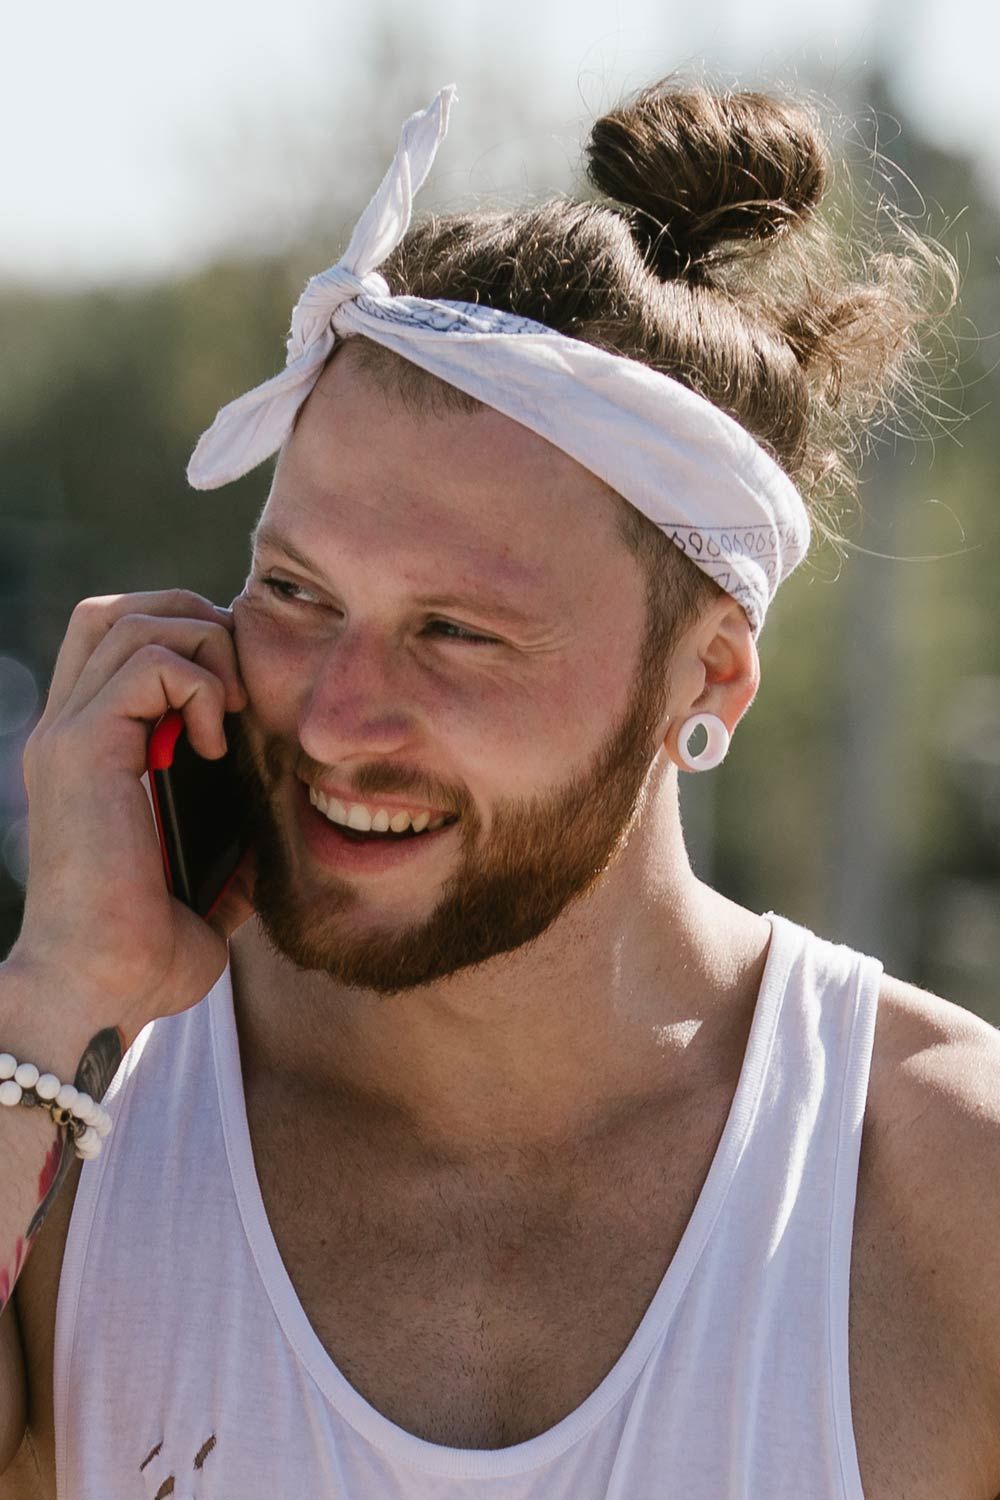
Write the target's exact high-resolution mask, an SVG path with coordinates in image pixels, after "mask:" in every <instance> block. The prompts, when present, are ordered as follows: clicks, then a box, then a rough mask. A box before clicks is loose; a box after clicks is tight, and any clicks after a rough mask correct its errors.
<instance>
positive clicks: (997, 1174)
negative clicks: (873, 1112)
mask: <svg viewBox="0 0 1000 1500" xmlns="http://www.w3.org/2000/svg"><path fill="white" fill-rule="evenodd" d="M878 1030H879V1033H881V1035H882V1037H883V1047H882V1056H881V1060H880V1063H879V1067H880V1072H881V1075H882V1082H881V1084H880V1085H879V1090H880V1094H881V1097H882V1099H883V1100H884V1107H883V1108H882V1110H881V1118H880V1125H879V1129H878V1132H877V1147H876V1151H877V1156H878V1159H879V1167H878V1178H879V1185H880V1193H881V1195H882V1196H883V1199H884V1202H885V1205H886V1210H887V1212H886V1216H885V1222H886V1223H887V1224H888V1225H889V1226H891V1229H890V1234H891V1238H892V1240H893V1242H894V1249H893V1252H892V1253H893V1255H894V1256H896V1257H897V1261H896V1264H897V1265H898V1267H899V1269H900V1270H901V1272H902V1275H901V1277H900V1280H899V1282H898V1283H897V1284H898V1285H899V1286H900V1288H903V1287H905V1288H907V1289H909V1288H913V1289H918V1295H917V1296H916V1298H915V1299H913V1300H910V1301H909V1302H908V1303H907V1309H906V1317H907V1320H908V1321H909V1323H910V1325H911V1327H914V1328H915V1329H916V1330H917V1332H918V1334H919V1335H920V1336H921V1343H922V1346H923V1350H924V1355H923V1358H922V1360H921V1367H920V1373H921V1376H922V1378H923V1379H925V1380H926V1383H927V1384H926V1390H927V1392H928V1393H930V1392H933V1393H934V1412H935V1415H936V1421H935V1422H932V1420H931V1417H932V1414H931V1411H930V1410H928V1411H927V1413H926V1419H927V1423H928V1426H933V1425H939V1433H940V1435H939V1441H941V1442H943V1443H946V1444H947V1445H948V1446H949V1447H950V1448H952V1449H953V1456H954V1457H955V1461H956V1466H957V1467H959V1468H960V1469H961V1471H962V1472H963V1474H964V1476H965V1477H966V1480H967V1483H968V1490H967V1493H968V1494H970V1495H979V1496H982V1497H983V1500H993V1497H994V1496H997V1495H998V1492H1000V1233H998V1229H1000V1032H998V1031H997V1030H996V1029H995V1028H994V1027H992V1026H990V1025H988V1024H987V1023H986V1022H984V1021H982V1020H980V1019H979V1018H978V1017H977V1016H975V1015H973V1014H972V1013H971V1012H969V1011H967V1010H964V1009H962V1008H961V1007H960V1006H956V1005H952V1004H950V1003H949V1002H948V1001H946V1000H942V999H940V998H938V997H937V996H935V995H930V994H928V993H926V992H924V991H922V990H919V989H917V988H915V987H914V986H913V985H908V984H904V983H902V982H901V981H899V980H895V979H889V978H886V981H885V985H884V988H883V992H882V996H881V999H880V1011H879V1027H878ZM911 1394H912V1397H913V1399H917V1393H916V1390H915V1389H914V1390H912V1392H911ZM959 1453H960V1455H961V1458H960V1460H959V1457H958V1455H959ZM963 1493H966V1491H964V1490H963Z"/></svg>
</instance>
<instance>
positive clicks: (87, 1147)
mask: <svg viewBox="0 0 1000 1500" xmlns="http://www.w3.org/2000/svg"><path fill="white" fill-rule="evenodd" d="M0 1104H10V1105H15V1104H25V1105H28V1106H29V1107H30V1106H31V1105H33V1104H41V1105H43V1106H44V1107H45V1108H46V1109H47V1110H48V1112H49V1114H50V1115H51V1117H52V1121H53V1123H54V1124H55V1125H58V1126H59V1127H60V1128H62V1127H63V1126H65V1127H66V1130H67V1132H68V1134H69V1136H70V1138H71V1139H72V1140H73V1142H74V1144H75V1146H76V1154H77V1156H82V1157H84V1158H86V1159H91V1160H92V1159H93V1158H94V1157H95V1156H100V1154H101V1151H102V1149H103V1146H104V1137H105V1136H106V1135H107V1134H108V1132H109V1130H110V1129H111V1116H110V1115H109V1114H108V1112H107V1110H106V1109H105V1108H104V1106H103V1105H102V1104H99V1103H98V1102H97V1100H96V1099H92V1098H91V1097H90V1095H89V1094H84V1093H82V1092H81V1091H80V1090H79V1089H75V1088H74V1087H73V1085H72V1084H71V1083H60V1082H59V1080H58V1078H57V1077H56V1075H55V1074H54V1073H39V1071H38V1069H37V1068H36V1067H35V1064H34V1063H19V1062H18V1060H17V1058H16V1057H12V1056H11V1054H10V1053H9V1052H0Z"/></svg>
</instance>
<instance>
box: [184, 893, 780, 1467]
mask: <svg viewBox="0 0 1000 1500" xmlns="http://www.w3.org/2000/svg"><path fill="white" fill-rule="evenodd" d="M762 915H763V916H764V917H765V918H766V919H767V920H769V921H770V923H771V940H770V943H769V946H768V951H767V957H766V959H765V965H764V972H763V975H762V978H761V983H760V989H759V991H758V995H757V1001H756V1004H755V1007H754V1014H753V1019H752V1021H751V1025H750V1033H749V1036H748V1038H747V1044H746V1049H745V1052H744V1056H743V1063H742V1066H741V1069H740V1074H739V1078H738V1080H737V1084H736V1089H735V1092H734V1094H733V1099H732V1103H731V1105H730V1108H729V1113H728V1115H727V1117H726V1123H725V1125H724V1127H723V1130H722V1134H721V1136H720V1138H719V1142H718V1145H717V1147H716V1150H715V1154H714V1156H713V1158H712V1162H711V1165H710V1167H709V1169H708V1173H707V1175H706V1177H705V1181H704V1183H703V1185H702V1189H701V1192H700V1193H699V1195H698V1198H697V1201H696V1203H695V1206H694V1209H693V1210H692V1213H691V1216H690V1218H689V1219H688V1222H687V1225H686V1226H685V1229H684V1233H683V1235H682V1236H681V1240H680V1243H679V1245H678V1247H677V1250H676V1253H675V1254H674V1256H673V1259H672V1260H671V1262H670V1264H669V1265H668V1266H667V1269H666V1271H665V1272H664V1275H663V1277H662V1279H661V1281H660V1284H659V1286H658V1287H657V1290H656V1292H655V1293H654V1294H653V1297H652V1300H651V1301H650V1303H649V1306H648V1307H647V1309H646V1311H645V1313H644V1314H643V1316H642V1318H641V1320H640V1322H639V1324H638V1326H637V1328H636V1329H635V1332H634V1333H633V1335H632V1338H631V1339H630V1340H629V1343H628V1345H627V1346H626V1348H625V1349H624V1350H623V1352H622V1354H621V1355H620V1357H619V1358H618V1360H617V1361H616V1363H615V1364H614V1365H613V1366H612V1368H611V1369H610V1370H609V1371H608V1373H607V1375H606V1376H605V1377H604V1379H603V1380H602V1381H601V1382H600V1383H599V1385H598V1386H597V1387H596V1388H595V1389H594V1390H593V1391H592V1392H591V1393H590V1395H589V1396H587V1397H586V1398H585V1399H584V1400H583V1401H582V1402H581V1403H580V1405H579V1406H577V1407H576V1408H575V1409H574V1410H573V1411H572V1412H570V1413H568V1415H567V1416H565V1417H563V1418H562V1419H561V1420H560V1421H558V1422H557V1423H556V1424H555V1425H554V1426H553V1427H550V1428H548V1429H547V1430H546V1431H545V1432H542V1433H539V1434H538V1435H537V1436H535V1437H533V1438H529V1439H527V1440H526V1441H524V1442H520V1443H515V1444H512V1445H511V1446H508V1447H504V1448H451V1447H447V1446H444V1445H441V1444H438V1443H433V1442H430V1441H428V1440H427V1439H425V1438H420V1437H417V1436H416V1435H415V1434H413V1433H410V1432H407V1431H406V1429H405V1428H402V1427H399V1426H397V1424H396V1423H394V1422H392V1421H391V1420H390V1419H389V1418H388V1417H385V1416H383V1415H382V1413H381V1412H379V1411H378V1410H377V1409H376V1408H375V1407H374V1406H372V1405H371V1404H370V1403H369V1402H368V1401H367V1400H365V1398H364V1397H363V1396H362V1395H361V1394H360V1392H358V1391H357V1390H356V1389H355V1388H354V1386H352V1385H351V1384H350V1382H349V1381H348V1380H347V1378H346V1377H345V1376H344V1375H343V1374H341V1372H340V1370H339V1369H338V1367H337V1365H336V1364H335V1363H334V1361H333V1360H332V1359H331V1357H330V1355H329V1354H328V1353H327V1351H326V1349H325V1348H324V1347H323V1344H322V1343H321V1341H320V1339H319V1336H318V1335H317V1334H316V1332H315V1331H314V1329H313V1327H312V1324H311V1323H310V1322H309V1319H308V1317H307V1316H306V1312H305V1309H304V1308H303V1306H302V1304H301V1302H300V1301H299V1298H298V1294H297V1293H296V1291H295V1287H294V1285H293V1283H292V1280H291V1277H290V1276H289V1274H288V1272H287V1270H286V1269H285V1265H284V1262H283V1261H282V1259H281V1255H280V1253H279V1251H278V1246H277V1243H276V1241H275V1238H274V1235H273V1234H272V1232H271V1226H270V1223H269V1222H268V1218H267V1214H266V1211H265V1208H264V1200H263V1197H262V1195H261V1191H260V1184H259V1182H258V1179H257V1171H256V1166H255V1163H254V1159H253V1149H252V1145H251V1141H250V1129H249V1125H248V1122H247V1114H246V1101H245V1097H244V1091H243V1075H242V1071H241V1066H240V1055H239V1038H238V1034H237V1031H236V1021H235V1015H234V1009H233V992H232V975H231V970H230V968H229V967H228V966H227V968H226V970H225V972H224V973H223V975H222V976H221V978H220V980H219V982H218V985H217V987H216V991H215V993H214V994H213V996H212V1000H211V1002H210V1003H209V1006H208V1007H207V1009H208V1010H209V1015H210V1018H211V1032H212V1050H213V1062H214V1069H215V1077H216V1082H217V1085H218V1090H219V1106H220V1112H221V1116H222V1127H223V1135H224V1139H225V1146H226V1156H227V1159H228V1163H229V1171H230V1176H231V1179H232V1184H233V1191H234V1193H235V1196H236V1201H237V1204H238V1208H239V1213H240V1218H241V1221H242V1224H243V1229H244V1233H245V1235H246V1238H247V1242H248V1244H249V1247H250V1251H251V1254H252V1256H253V1259H254V1263H255V1265H256V1267H257V1272H258V1275H259V1276H260V1279H261V1283H262V1285H263V1287H264V1290H265V1292H266V1294H267V1297H268V1299H269V1301H270V1303H271V1306H272V1308H273V1309H274V1313H275V1316H276V1317H277V1319H278V1322H279V1324H280V1326H281V1328H282V1330H283V1332H284V1335H285V1337H286V1338H287V1340H288V1343H289V1344H290V1346H291V1348H292V1349H293V1350H294V1352H295V1354H296V1357H297V1358H298V1360H299V1362H300V1364H301V1365H302V1367H303V1368H304V1369H305V1370H306V1371H307V1372H308V1374H309V1376H310V1377H311V1379H312V1380H313V1381H314V1382H315V1383H316V1385H317V1387H318V1388H319V1390H320V1391H321V1392H322V1393H323V1395H324V1397H325V1399H326V1400H327V1401H328V1402H329V1403H330V1405H331V1406H332V1407H333V1408H334V1409H335V1410H336V1411H337V1412H339V1413H340V1415H341V1416H342V1417H343V1418H344V1419H345V1420H346V1421H347V1422H349V1423H350V1424H351V1426H352V1427H353V1428H354V1429H355V1430H356V1431H357V1432H359V1433H360V1434H361V1435H362V1436H363V1437H364V1438H365V1439H366V1440H367V1441H368V1442H370V1443H371V1444H372V1445H373V1447H375V1448H376V1449H378V1450H381V1451H382V1452H384V1453H386V1454H388V1455H390V1456H391V1457H393V1458H395V1459H396V1460H399V1461H402V1462H403V1463H407V1464H410V1465H411V1466H413V1467H414V1468H417V1469H421V1470H423V1471H424V1472H426V1473H432V1474H437V1475H440V1476H442V1477H456V1478H465V1479H487V1478H490V1477H497V1478H500V1477H506V1476H510V1475H515V1474H521V1473H526V1472H528V1471H530V1470H532V1469H536V1468H539V1467H541V1466H542V1465H543V1464H545V1463H548V1462H550V1461H551V1460H553V1459H555V1458H557V1457H558V1456H559V1455H560V1454H561V1453H564V1452H565V1451H566V1450H567V1449H568V1448H570V1447H571V1446H572V1445H573V1444H574V1443H576V1442H578V1441H579V1440H580V1439H581V1438H583V1437H584V1436H585V1435H586V1433H588V1432H589V1431H590V1430H591V1429H592V1428H593V1427H595V1426H596V1425H597V1424H598V1423H599V1422H600V1421H601V1420H602V1418H604V1417H605V1416H606V1415H607V1414H608V1413H609V1412H610V1411H611V1409H612V1408H613V1407H614V1406H615V1405H616V1403H617V1402H618V1401H620V1400H621V1399H622V1397H623V1396H624V1395H625V1393H626V1392H627V1391H628V1390H629V1388H630V1386H631V1385H632V1384H633V1382H634V1381H635V1380H636V1379H637V1378H638V1376H639V1375H640V1373H641V1372H642V1369H643V1367H644V1365H645V1364H646V1361H647V1360H648V1358H649V1356H650V1354H651V1353H652V1352H653V1349H654V1348H655V1346H656V1343H657V1341H658V1340H659V1339H660V1337H661V1336H662V1334H663V1332H664V1330H665V1329H666V1327H667V1325H668V1323H669V1321H670V1319H671V1317H672V1316H673V1313H674V1310H675V1309H676V1307H677V1304H678V1302H679V1301H680V1298H681V1296H682V1294H683V1292H684V1289H685V1287H686V1285H687V1283H688V1281H689V1279H690V1277H691V1275H692V1273H693V1271H694V1268H695V1266H696V1265H697V1263H698V1260H699V1258H700V1256H701V1254H702V1252H703V1250H704V1248H705V1245H706V1244H707V1242H708V1239H709V1236H710V1234H711V1232H712V1229H713V1226H714V1224H715V1222H716V1220H717V1218H718V1215H719V1213H720V1210H721V1209H722V1205H723V1203H724V1201H725V1198H726V1195H727V1193H728V1191H729V1189H730V1187H731V1185H732V1183H733V1180H734V1178H735V1175H736V1170H737V1168H738V1166H739V1163H740V1159H741V1157H742V1155H743V1152H744V1150H745V1148H746V1145H747V1142H748V1140H749V1137H750V1133H751V1130H752V1127H753V1124H754V1120H755V1117H756V1114H757V1109H758V1106H759V1103H760V1099H761V1094H762V1090H763V1084H764V1080H765V1077H766V1075H767V1068H768V1062H769V1059H770V1056H771V1052H772V1049H773V1046H774V1040H775V1036H776V1033H777V1027H778V1020H779V1017H780V1013H781V1004H782V1000H783V998H784V995H785V992H786V989H787V984H788V976H789V971H790V969H791V966H792V963H793V961H794V957H795V953H796V949H797V943H796V938H797V929H796V926H795V924H794V923H792V922H791V921H790V920H789V919H788V918H786V917H781V916H778V915H776V914H775V913H774V912H770V911H769V912H764V913H763V914H762Z"/></svg>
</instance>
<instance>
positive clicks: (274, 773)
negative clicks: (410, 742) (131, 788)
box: [226, 710, 470, 816]
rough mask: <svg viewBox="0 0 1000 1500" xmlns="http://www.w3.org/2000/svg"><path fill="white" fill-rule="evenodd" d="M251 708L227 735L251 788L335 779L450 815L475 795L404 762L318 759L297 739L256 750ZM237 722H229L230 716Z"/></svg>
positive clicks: (365, 792) (365, 796)
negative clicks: (349, 763)
mask: <svg viewBox="0 0 1000 1500" xmlns="http://www.w3.org/2000/svg"><path fill="white" fill-rule="evenodd" d="M245 715H246V710H243V711H241V712H240V713H238V714H233V715H227V723H226V735H227V738H228V740H229V745H230V749H231V750H232V752H233V754H234V755H235V757H236V763H237V772H238V774H239V776H240V778H241V780H243V781H244V784H245V785H246V786H247V788H248V789H250V788H251V787H252V788H254V789H255V791H256V792H257V794H258V795H259V793H260V792H261V790H263V791H264V792H265V793H270V792H273V791H274V790H275V788H276V787H277V786H278V785H279V784H280V782H281V781H282V779H283V778H284V777H286V776H288V775H289V774H291V775H293V776H295V777H296V778H297V779H298V780H299V781H303V782H305V784H306V785H307V786H320V785H322V784H323V783H324V782H325V783H327V784H329V783H330V782H331V781H334V782H336V783H337V784H338V785H341V786H343V788H344V790H345V791H347V790H351V791H353V792H355V793H356V794H357V796H358V797H359V798H360V799H362V800H370V799H371V798H374V797H377V796H378V795H379V794H380V793H382V794H384V795H385V796H389V797H399V798H401V799H404V800H405V798H407V797H410V798H412V799H413V801H415V802H422V803H426V804H427V805H428V806H430V807H440V808H441V809H442V811H444V810H448V811H449V812H450V814H457V815H458V816H461V815H462V814H463V812H465V811H466V810H467V808H468V807H469V805H470V799H469V798H468V797H467V796H466V795H465V794H464V793H463V792H462V791H461V790H460V789H458V788H456V787H448V786H442V785H440V784H435V783H433V782H431V781H429V780H428V779H427V777H426V776H425V775H423V774H422V773H421V772H420V771H418V770H416V769H413V768H408V767H405V766H398V765H396V766H393V765H388V764H374V765H373V764H371V763H369V764H368V765H365V766H358V767H357V768H356V769H354V770H352V771H351V772H350V773H349V774H345V773H344V772H343V771H342V770H338V769H337V768H335V767H332V766H329V765H327V764H325V763H324V762H323V761H318V760H314V759H313V758H312V756H311V755H308V754H307V753H306V752H305V751H304V750H303V749H302V747H301V745H299V744H298V743H297V742H296V743H295V745H294V746H292V745H289V743H288V742H287V741H283V740H281V739H279V738H278V737H277V736H265V737H263V739H262V740H261V744H260V750H259V752H258V751H255V750H254V747H253V743H252V739H253V735H252V730H251V728H250V726H249V725H248V722H247V720H246V717H245ZM230 719H231V720H233V721H234V722H233V723H232V724H230V722H229V720H230Z"/></svg>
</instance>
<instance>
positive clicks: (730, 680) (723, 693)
mask: <svg viewBox="0 0 1000 1500" xmlns="http://www.w3.org/2000/svg"><path fill="white" fill-rule="evenodd" d="M759 686H760V660H759V658H758V656H757V642H756V641H755V640H754V635H753V631H752V630H751V628H750V621H749V620H748V619H747V617H746V613H745V611H744V610H743V607H742V605H740V604H737V602H736V600H735V599H732V598H730V597H729V595H728V594H727V595H726V596H725V597H724V598H723V599H720V600H718V601H717V602H716V603H715V604H713V605H712V606H711V608H710V609H708V610H706V611H705V613H704V614H703V615H701V616H700V618H699V619H698V620H697V621H696V622H695V624H694V625H692V626H691V627H690V628H689V629H688V630H687V631H686V632H685V634H684V635H683V636H682V637H681V640H680V642H679V644H678V646H677V649H676V651H675V652H674V658H673V662H672V664H671V690H670V697H669V703H668V713H669V716H670V721H669V725H667V726H666V728H665V732H664V738H663V743H664V746H665V748H666V750H667V753H668V754H669V756H670V758H671V760H672V761H673V762H674V763H675V765H677V766H678V768H679V769H680V770H683V771H686V770H688V767H687V766H685V765H684V763H683V761H682V760H681V758H680V756H679V754H678V750H677V746H678V740H679V737H680V731H681V729H682V728H683V727H684V724H685V723H686V721H687V720H688V719H689V718H690V717H691V715H692V714H702V713H709V714H717V715H718V717H719V718H720V719H721V720H722V722H723V723H724V724H725V726H726V728H727V729H728V730H729V733H730V735H733V734H735V732H736V726H737V725H738V724H739V722H740V720H741V719H742V717H743V715H744V714H745V713H746V711H747V709H748V708H749V707H750V705H751V703H752V702H753V700H754V699H755V698H756V696H757V689H758V688H759Z"/></svg>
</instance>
